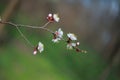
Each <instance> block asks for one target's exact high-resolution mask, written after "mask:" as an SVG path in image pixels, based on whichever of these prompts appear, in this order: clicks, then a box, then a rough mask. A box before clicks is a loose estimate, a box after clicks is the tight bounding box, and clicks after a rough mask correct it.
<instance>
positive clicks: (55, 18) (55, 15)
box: [53, 14, 60, 22]
mask: <svg viewBox="0 0 120 80" xmlns="http://www.w3.org/2000/svg"><path fill="white" fill-rule="evenodd" d="M53 18H54V20H55V21H56V22H59V20H60V18H59V17H58V14H53Z"/></svg>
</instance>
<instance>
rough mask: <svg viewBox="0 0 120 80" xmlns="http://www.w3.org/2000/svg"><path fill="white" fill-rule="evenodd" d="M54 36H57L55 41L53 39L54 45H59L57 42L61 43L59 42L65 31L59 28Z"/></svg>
mask: <svg viewBox="0 0 120 80" xmlns="http://www.w3.org/2000/svg"><path fill="white" fill-rule="evenodd" d="M54 34H55V35H54V37H55V39H52V41H53V42H54V43H57V42H59V40H61V39H62V37H63V31H62V30H61V28H59V29H58V31H55V33H54Z"/></svg>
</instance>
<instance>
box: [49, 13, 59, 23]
mask: <svg viewBox="0 0 120 80" xmlns="http://www.w3.org/2000/svg"><path fill="white" fill-rule="evenodd" d="M47 20H48V21H49V22H54V21H55V22H59V20H60V18H59V17H58V14H51V13H50V14H48V16H47Z"/></svg>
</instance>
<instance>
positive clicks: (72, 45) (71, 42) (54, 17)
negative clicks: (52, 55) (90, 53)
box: [0, 14, 87, 55]
mask: <svg viewBox="0 0 120 80" xmlns="http://www.w3.org/2000/svg"><path fill="white" fill-rule="evenodd" d="M47 20H48V22H47V23H46V24H45V25H44V26H42V27H39V26H38V27H37V26H29V25H21V24H15V23H12V22H3V21H2V19H1V18H0V23H2V24H9V25H12V26H15V27H16V29H17V30H18V32H19V33H20V34H21V36H22V37H23V38H24V39H25V40H26V41H27V42H28V43H29V44H30V45H31V46H32V47H33V45H32V44H31V43H30V41H29V40H28V39H27V38H26V37H25V36H24V34H23V33H22V32H21V30H20V29H19V26H22V27H29V28H38V29H44V30H47V31H49V32H50V33H52V35H53V39H52V41H53V42H54V43H58V42H59V41H61V40H63V41H65V42H66V43H67V45H66V47H67V49H69V50H72V49H75V50H76V51H77V52H83V53H87V51H84V50H81V49H79V48H78V46H79V45H80V42H77V37H76V35H75V34H73V33H68V34H67V35H66V36H67V39H64V38H63V34H64V32H63V31H62V29H61V28H59V29H58V30H57V31H55V32H54V31H51V30H50V29H48V28H46V26H47V25H48V23H52V22H59V20H60V18H59V17H58V14H48V16H47ZM42 51H44V45H43V43H42V42H39V43H38V44H37V46H35V47H34V51H33V54H34V55H36V54H37V53H38V52H40V53H41V52H42Z"/></svg>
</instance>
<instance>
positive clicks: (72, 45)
mask: <svg viewBox="0 0 120 80" xmlns="http://www.w3.org/2000/svg"><path fill="white" fill-rule="evenodd" d="M75 46H76V43H69V44H67V49H73V47H75Z"/></svg>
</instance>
